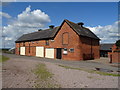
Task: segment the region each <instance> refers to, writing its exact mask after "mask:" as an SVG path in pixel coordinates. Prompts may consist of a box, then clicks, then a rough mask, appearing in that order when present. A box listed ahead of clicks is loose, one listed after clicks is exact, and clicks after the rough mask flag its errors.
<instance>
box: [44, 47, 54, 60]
mask: <svg viewBox="0 0 120 90" xmlns="http://www.w3.org/2000/svg"><path fill="white" fill-rule="evenodd" d="M45 57H46V58H54V48H46V50H45Z"/></svg>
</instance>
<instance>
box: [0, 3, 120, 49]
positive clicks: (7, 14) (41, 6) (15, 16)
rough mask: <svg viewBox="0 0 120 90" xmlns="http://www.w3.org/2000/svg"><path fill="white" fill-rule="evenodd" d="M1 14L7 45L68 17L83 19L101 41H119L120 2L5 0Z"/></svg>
mask: <svg viewBox="0 0 120 90" xmlns="http://www.w3.org/2000/svg"><path fill="white" fill-rule="evenodd" d="M0 15H1V16H2V18H0V19H2V26H1V28H2V30H3V33H2V36H5V38H3V39H4V40H5V41H4V43H5V47H10V48H11V47H14V45H15V44H14V41H15V40H16V39H17V38H19V37H20V36H21V35H23V34H26V33H30V32H35V31H37V30H38V29H46V28H48V26H49V25H55V26H60V25H61V23H62V22H63V20H64V19H68V20H70V21H72V22H75V23H78V22H83V23H84V26H85V27H87V28H89V29H90V30H91V31H92V32H94V33H95V34H96V35H97V36H98V37H99V38H100V39H101V41H100V43H115V42H116V40H118V37H119V36H120V35H119V34H118V23H119V21H118V2H44V3H43V2H11V3H3V5H2V11H1V12H0ZM4 43H1V44H2V46H3V44H4Z"/></svg>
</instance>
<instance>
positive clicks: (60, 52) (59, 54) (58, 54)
mask: <svg viewBox="0 0 120 90" xmlns="http://www.w3.org/2000/svg"><path fill="white" fill-rule="evenodd" d="M56 58H57V59H61V58H62V48H57V49H56Z"/></svg>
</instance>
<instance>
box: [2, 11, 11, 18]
mask: <svg viewBox="0 0 120 90" xmlns="http://www.w3.org/2000/svg"><path fill="white" fill-rule="evenodd" d="M0 16H2V17H5V18H11V16H10V15H9V14H8V13H5V12H0Z"/></svg>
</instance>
